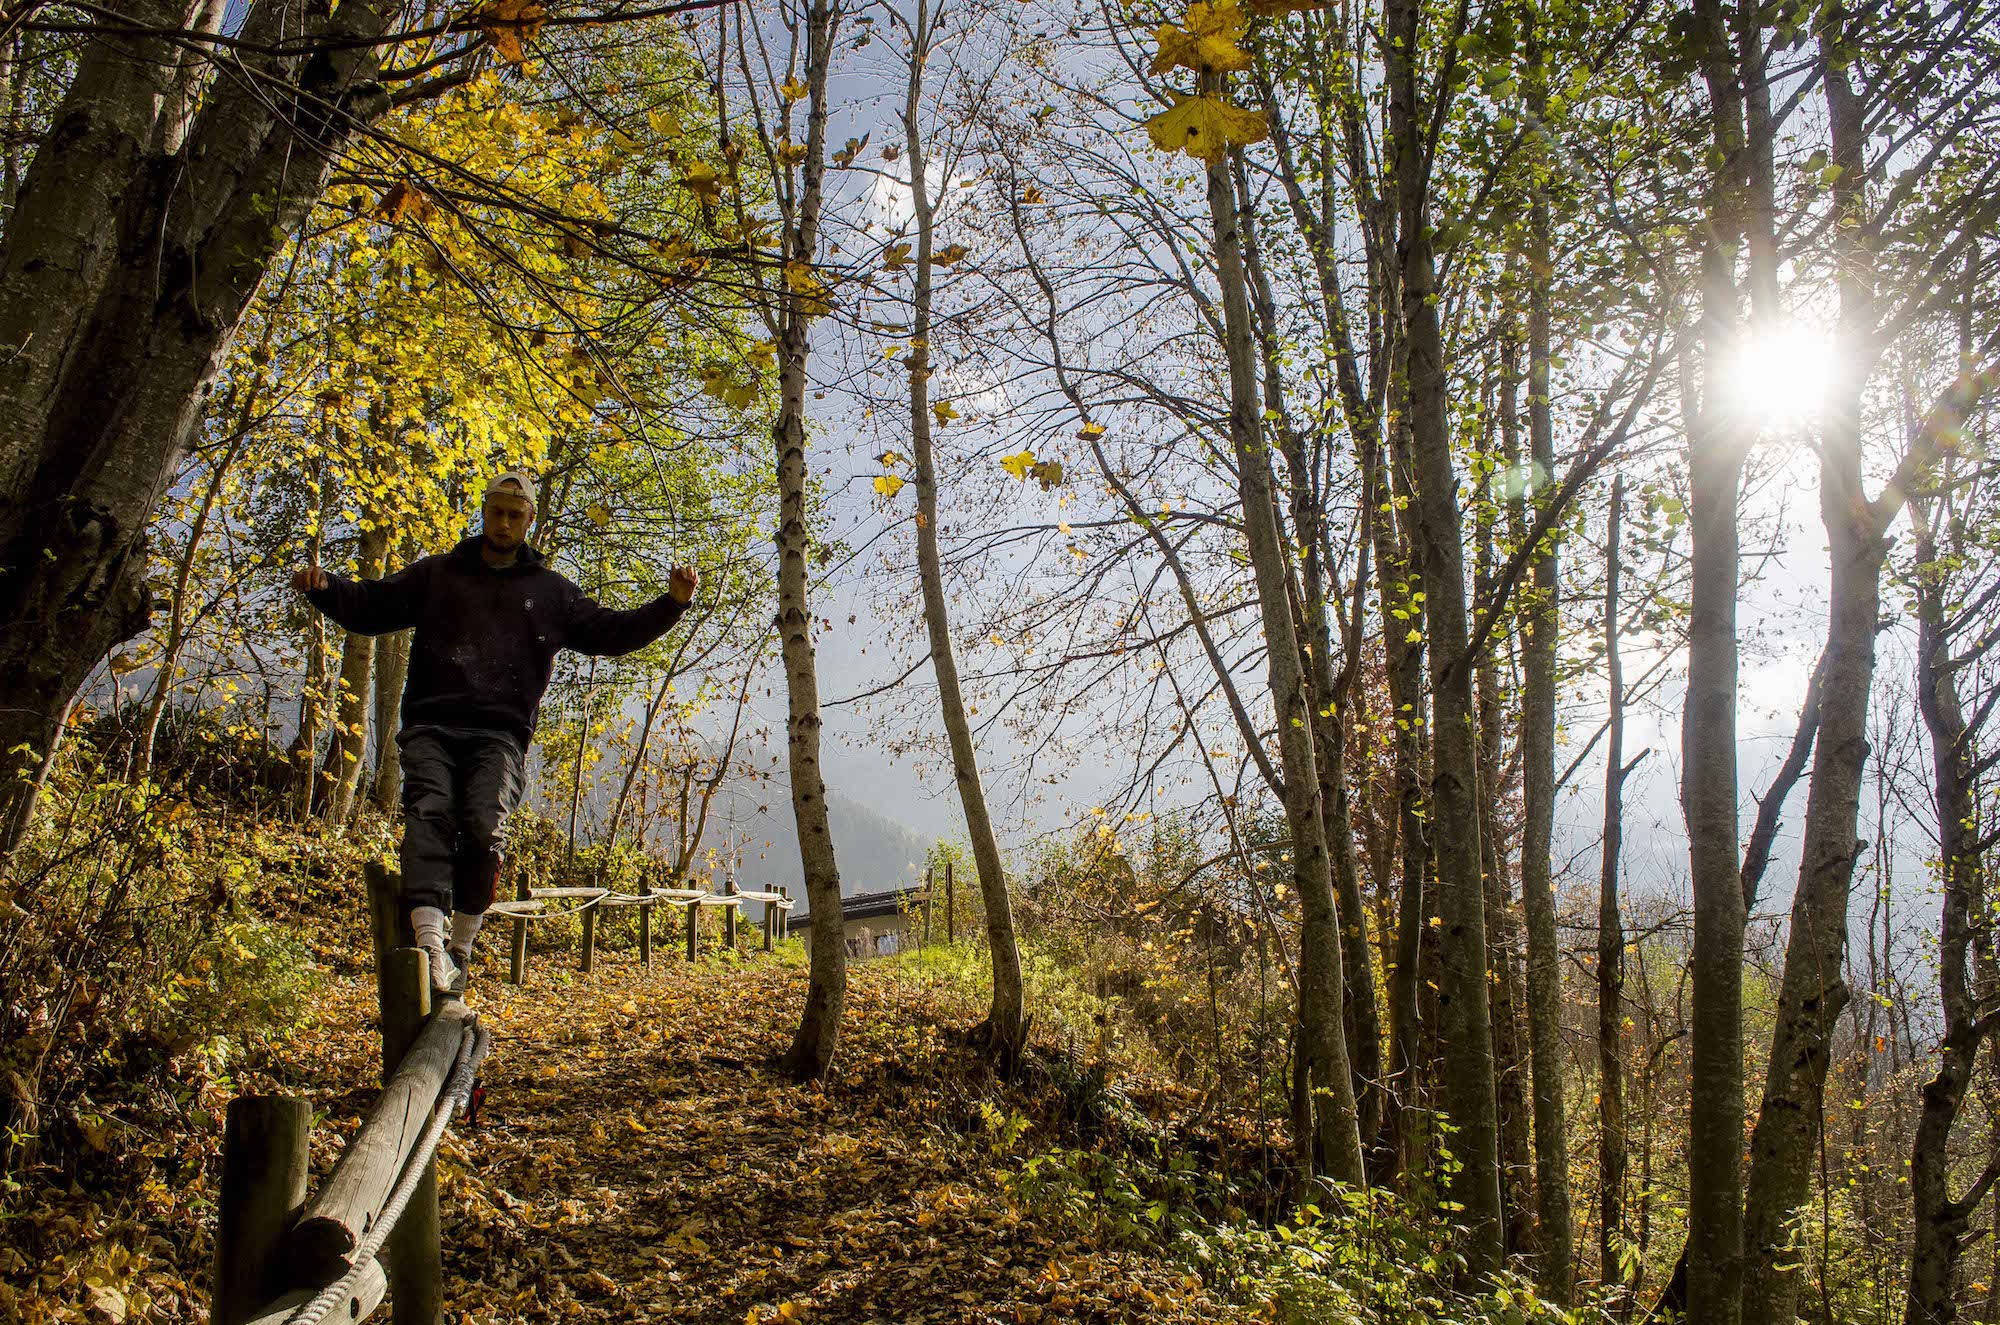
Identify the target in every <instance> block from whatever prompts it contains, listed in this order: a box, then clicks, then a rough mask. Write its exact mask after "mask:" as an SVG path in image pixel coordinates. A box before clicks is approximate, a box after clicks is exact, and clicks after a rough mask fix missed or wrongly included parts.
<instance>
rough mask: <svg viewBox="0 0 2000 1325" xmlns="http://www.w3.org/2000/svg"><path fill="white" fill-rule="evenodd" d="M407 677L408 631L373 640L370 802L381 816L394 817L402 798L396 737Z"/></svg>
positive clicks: (408, 655)
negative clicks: (373, 771)
mask: <svg viewBox="0 0 2000 1325" xmlns="http://www.w3.org/2000/svg"><path fill="white" fill-rule="evenodd" d="M409 676H410V632H409V631H407V630H399V631H397V632H396V633H395V634H393V635H383V636H381V637H379V638H378V639H377V640H376V641H375V781H374V784H373V785H372V786H371V787H370V789H369V793H368V799H369V801H370V802H371V803H372V804H373V805H374V806H375V808H376V809H377V810H378V811H380V812H381V813H383V814H394V813H395V812H396V809H397V807H398V806H399V805H401V803H402V798H403V747H402V746H401V745H400V744H398V743H397V741H396V734H397V732H398V731H399V730H400V728H401V727H402V725H403V721H402V719H403V683H404V682H405V681H407V680H408V679H409Z"/></svg>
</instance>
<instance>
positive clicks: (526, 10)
mask: <svg viewBox="0 0 2000 1325" xmlns="http://www.w3.org/2000/svg"><path fill="white" fill-rule="evenodd" d="M547 17H548V11H547V10H546V9H543V8H542V7H541V6H540V5H538V4H536V3H534V0H496V2H495V3H493V4H490V5H484V6H481V7H480V8H479V9H477V10H475V11H473V14H472V21H473V22H474V23H475V24H477V25H478V26H479V30H480V31H481V32H483V33H485V34H486V40H487V41H489V42H491V43H493V49H494V50H495V51H496V52H498V54H499V56H500V58H501V59H503V60H505V61H506V62H507V63H508V64H511V65H514V66H516V67H517V68H518V67H519V66H521V65H523V64H525V63H527V60H528V52H527V50H526V49H525V47H524V46H523V43H524V42H530V41H533V40H534V39H535V34H536V33H538V32H540V31H541V30H542V20H543V19H545V18H547Z"/></svg>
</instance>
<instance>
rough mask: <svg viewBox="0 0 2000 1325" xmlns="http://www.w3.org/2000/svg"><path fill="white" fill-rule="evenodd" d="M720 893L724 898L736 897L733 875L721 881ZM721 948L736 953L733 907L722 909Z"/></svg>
mask: <svg viewBox="0 0 2000 1325" xmlns="http://www.w3.org/2000/svg"><path fill="white" fill-rule="evenodd" d="M722 891H723V893H724V894H725V895H726V896H729V897H734V896H736V876H735V875H731V876H730V877H729V878H727V879H724V880H723V882H722ZM722 946H723V947H725V948H727V949H729V950H730V951H731V952H735V951H736V907H734V906H725V907H723V908H722Z"/></svg>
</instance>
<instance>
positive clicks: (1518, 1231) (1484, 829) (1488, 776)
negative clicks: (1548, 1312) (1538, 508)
mask: <svg viewBox="0 0 2000 1325" xmlns="http://www.w3.org/2000/svg"><path fill="white" fill-rule="evenodd" d="M1475 520H1476V522H1477V528H1478V538H1479V552H1478V557H1477V569H1476V570H1475V571H1474V574H1473V584H1474V594H1473V596H1474V597H1475V598H1476V599H1478V600H1482V601H1483V600H1484V599H1485V598H1486V596H1487V589H1488V586H1489V584H1490V581H1491V579H1492V572H1493V512H1492V511H1491V508H1490V507H1486V506H1484V505H1482V507H1481V509H1480V510H1479V513H1478V514H1477V515H1476V516H1475ZM1474 679H1475V681H1476V682H1477V691H1476V693H1477V698H1478V703H1479V816H1480V822H1479V849H1480V860H1481V869H1482V871H1483V873H1484V874H1485V877H1486V967H1487V991H1488V994H1489V996H1490V997H1489V999H1488V1002H1489V1004H1490V1007H1489V1015H1490V1016H1491V1017H1492V1020H1493V1055H1494V1059H1495V1061H1496V1062H1497V1064H1498V1079H1497V1081H1496V1082H1495V1083H1494V1084H1495V1089H1496V1090H1497V1091H1498V1093H1499V1104H1500V1113H1499V1119H1500V1199H1501V1203H1502V1205H1503V1206H1504V1207H1505V1209H1506V1211H1507V1255H1508V1256H1509V1257H1510V1258H1512V1257H1527V1256H1532V1255H1533V1254H1534V1252H1535V1246H1536V1240H1535V1232H1536V1219H1535V1168H1534V1158H1533V1156H1534V1150H1533V1139H1532V1137H1531V1135H1530V1132H1529V1119H1530V1116H1531V1115H1530V1112H1529V1104H1528V1058H1527V1051H1526V1049H1525V1047H1524V1046H1523V1044H1522V1042H1521V1033H1520V1004H1521V1000H1522V990H1521V986H1520V984H1519V981H1518V978H1517V971H1516V967H1515V961H1514V945H1515V939H1516V937H1517V932H1516V928H1515V924H1514V906H1513V897H1512V892H1513V889H1512V888H1511V887H1510V886H1509V884H1508V880H1507V851H1506V847H1505V844H1504V843H1503V842H1502V841H1501V834H1500V830H1499V825H1498V824H1497V822H1496V812H1497V810H1498V809H1499V806H1500V804H1501V800H1502V795H1501V782H1502V780H1503V776H1504V775H1503V773H1502V771H1501V766H1502V763H1503V755H1504V752H1505V749H1506V744H1507V738H1506V731H1505V728H1506V717H1505V712H1506V697H1505V696H1504V695H1502V694H1501V692H1500V669H1499V668H1498V667H1497V666H1496V665H1495V663H1494V659H1493V649H1492V646H1491V645H1488V646H1487V647H1486V648H1483V649H1481V650H1480V651H1479V667H1478V670H1477V672H1475V673H1474Z"/></svg>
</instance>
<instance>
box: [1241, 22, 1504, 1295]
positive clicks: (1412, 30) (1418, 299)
mask: <svg viewBox="0 0 2000 1325" xmlns="http://www.w3.org/2000/svg"><path fill="white" fill-rule="evenodd" d="M1419 10H1420V6H1419V5H1418V4H1417V3H1416V0H1390V2H1389V3H1388V5H1387V6H1386V7H1385V10H1384V28H1385V31H1386V33H1387V40H1386V42H1385V43H1384V47H1383V49H1384V51H1385V53H1386V58H1387V64H1388V69H1387V74H1388V83H1389V119H1390V137H1391V140H1392V142H1393V145H1394V153H1393V159H1394V161H1395V176H1396V187H1397V191H1398V196H1399V201H1400V210H1401V214H1402V219H1401V224H1400V226H1399V231H1398V239H1397V256H1398V258H1399V260H1400V266H1401V268H1402V294H1403V304H1402V321H1403V335H1404V339H1405V342H1406V344H1407V362H1408V375H1409V376H1408V380H1409V413H1410V439H1411V459H1412V466H1413V471H1414V474H1415V479H1416V502H1415V511H1416V519H1415V525H1416V529H1417V537H1416V543H1417V546H1418V550H1419V552H1420V554H1421V558H1422V565H1423V582H1424V608H1425V613H1426V615H1427V617H1428V620H1429V643H1430V664H1431V667H1430V671H1431V699H1432V704H1433V705H1434V707H1435V714H1436V720H1435V723H1434V725H1433V727H1432V738H1431V740H1432V745H1431V809H1432V815H1433V823H1434V824H1435V825H1436V836H1435V839H1434V841H1433V844H1432V846H1433V850H1434V852H1435V853H1436V857H1437V879H1438V903H1439V904H1438V911H1439V914H1440V916H1441V918H1442V920H1443V932H1442V934H1441V935H1440V940H1439V950H1440V956H1441V958H1442V962H1443V972H1444V979H1443V981H1442V988H1441V989H1440V991H1439V996H1440V1012H1441V1015H1442V1027H1441V1029H1442V1032H1443V1041H1444V1048H1445V1065H1444V1079H1445V1092H1446V1096H1447V1099H1448V1101H1449V1106H1450V1113H1451V1121H1452V1123H1453V1125H1454V1126H1455V1127H1457V1129H1458V1131H1457V1134H1456V1137H1455V1138H1454V1141H1453V1144H1452V1150H1453V1152H1454V1154H1455V1155H1456V1156H1457V1157H1458V1159H1459V1161H1460V1163H1461V1167H1460V1169H1459V1170H1458V1172H1457V1174H1456V1175H1455V1177H1454V1179H1453V1181H1452V1195H1453V1197H1454V1198H1455V1199H1456V1200H1457V1201H1458V1202H1459V1204H1460V1205H1461V1206H1462V1208H1463V1213H1462V1215H1461V1218H1463V1219H1464V1221H1465V1236H1464V1238H1463V1240H1462V1244H1461V1245H1462V1247H1463V1250H1464V1256H1465V1274H1466V1278H1467V1279H1468V1281H1470V1282H1475V1283H1476V1282H1480V1281H1483V1280H1485V1279H1487V1278H1489V1277H1490V1276H1491V1275H1493V1274H1494V1273H1495V1272H1496V1271H1498V1270H1499V1269H1500V1268H1501V1264H1502V1260H1503V1257H1504V1242H1503V1238H1504V1231H1505V1222H1504V1216H1503V1214H1502V1211H1501V1207H1500V1144H1499V1119H1498V1114H1499V1104H1498V1100H1497V1098H1496V1093H1495V1088H1494V1072H1493V1027H1492V1022H1491V1021H1490V1019H1489V1017H1488V1013H1487V995H1486V907H1485V895H1484V891H1483V886H1482V884H1481V881H1480V849H1479V810H1478V805H1477V797H1478V794H1479V759H1478V751H1477V746H1476V733H1475V732H1474V730H1473V728H1474V719H1475V715H1474V712H1473V705H1472V671H1473V663H1474V660H1473V659H1472V658H1471V657H1470V656H1468V653H1467V647H1468V645H1469V643H1470V638H1469V633H1470V632H1469V630H1468V627H1467V621H1466V603H1465V553H1464V545H1463V542H1462V540H1461V535H1460V529H1459V507H1458V492H1457V485H1458V475H1457V472H1456V469H1455V467H1454V465H1453V461H1452V454H1451V431H1450V428H1451V425H1450V419H1449V417H1448V415H1447V411H1446V404H1445V391H1446V383H1445V366H1444V340H1443V334H1442V332H1441V330H1440V328H1439V325H1438V311H1437V302H1436V296H1437V267H1436V262H1435V259H1434V257H1433V254H1432V250H1431V229H1430V223H1429V217H1428V215H1427V211H1428V199H1427V197H1426V194H1425V180H1426V179H1427V177H1428V176H1429V170H1428V169H1427V163H1428V159H1429V158H1428V151H1427V147H1426V137H1427V135H1426V132H1425V128H1424V126H1425V125H1426V124H1428V123H1429V120H1430V109H1429V108H1425V107H1420V106H1419V103H1418V80H1417V73H1416V63H1415V61H1416V54H1417V43H1418V26H1419ZM1274 647H1275V641H1274Z"/></svg>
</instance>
